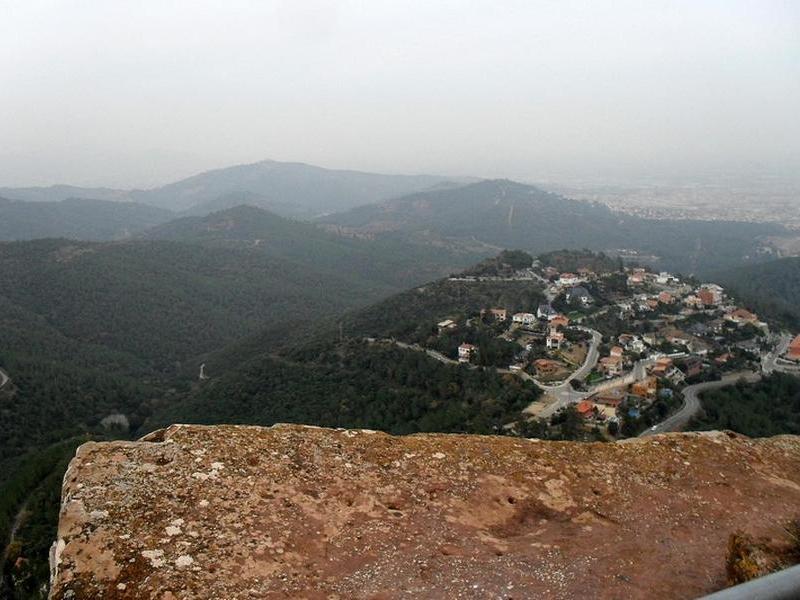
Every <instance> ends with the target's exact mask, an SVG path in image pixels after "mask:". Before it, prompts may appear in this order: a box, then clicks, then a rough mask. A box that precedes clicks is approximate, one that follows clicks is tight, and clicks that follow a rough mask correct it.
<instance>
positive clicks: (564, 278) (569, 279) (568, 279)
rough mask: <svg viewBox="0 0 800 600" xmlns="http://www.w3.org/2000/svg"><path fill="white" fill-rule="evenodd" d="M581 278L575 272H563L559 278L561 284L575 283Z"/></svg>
mask: <svg viewBox="0 0 800 600" xmlns="http://www.w3.org/2000/svg"><path fill="white" fill-rule="evenodd" d="M578 281H580V279H579V278H578V276H577V275H575V273H562V274H561V276H560V277H559V278H558V284H559V285H565V286H566V285H575V284H576V283H578Z"/></svg>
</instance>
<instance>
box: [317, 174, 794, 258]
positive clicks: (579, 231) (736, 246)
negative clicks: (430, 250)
mask: <svg viewBox="0 0 800 600" xmlns="http://www.w3.org/2000/svg"><path fill="white" fill-rule="evenodd" d="M323 222H325V223H328V224H330V225H336V226H338V227H342V228H346V229H348V230H352V231H357V232H362V233H371V234H373V235H377V236H380V235H386V232H392V233H393V234H395V235H396V234H397V233H398V232H401V233H405V234H407V235H411V234H413V235H415V236H423V235H424V236H427V238H428V240H429V241H432V240H439V241H441V240H466V239H470V240H478V241H480V242H483V243H486V244H491V245H494V246H498V247H501V248H522V249H524V250H527V251H529V252H532V253H534V254H539V253H541V252H547V251H551V250H556V249H561V248H570V249H582V248H589V249H592V250H595V251H597V250H603V251H616V250H617V249H633V250H636V251H638V252H639V253H640V254H642V255H648V256H649V255H655V256H656V257H658V260H657V262H656V266H657V267H663V268H667V269H670V270H675V271H679V272H684V273H708V272H709V271H711V270H713V269H719V268H725V267H729V266H732V265H740V264H742V263H747V262H752V261H756V260H758V259H759V257H760V256H761V254H762V251H763V245H764V243H765V242H763V241H762V238H765V237H766V236H768V235H780V234H784V233H786V232H785V231H784V230H783V229H782V228H781V227H779V226H776V225H767V224H757V223H734V222H724V221H667V220H649V219H642V218H639V217H634V216H630V215H623V214H620V213H615V212H612V211H611V210H609V209H608V208H607V207H605V206H603V205H601V204H597V203H590V202H583V201H577V200H570V199H568V198H564V197H563V196H559V195H557V194H552V193H548V192H545V191H542V190H540V189H538V188H535V187H532V186H529V185H524V184H520V183H515V182H513V181H506V180H494V181H481V182H478V183H474V184H471V185H466V186H462V187H459V188H451V189H442V190H434V191H428V192H420V193H416V194H412V195H409V196H406V197H403V198H397V199H394V200H390V201H387V202H384V203H380V204H374V205H371V206H362V207H358V208H355V209H353V210H350V211H348V212H345V213H340V214H335V215H330V216H329V217H326V218H324V219H323Z"/></svg>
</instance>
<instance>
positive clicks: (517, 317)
mask: <svg viewBox="0 0 800 600" xmlns="http://www.w3.org/2000/svg"><path fill="white" fill-rule="evenodd" d="M536 320H537V319H536V315H534V314H533V313H515V314H514V316H513V317H511V321H512V322H513V323H517V324H519V325H524V326H526V327H527V326H530V325H533V324H534V323H536Z"/></svg>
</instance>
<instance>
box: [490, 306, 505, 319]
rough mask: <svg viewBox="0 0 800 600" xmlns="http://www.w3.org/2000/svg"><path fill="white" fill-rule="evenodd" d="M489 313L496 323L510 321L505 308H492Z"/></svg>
mask: <svg viewBox="0 0 800 600" xmlns="http://www.w3.org/2000/svg"><path fill="white" fill-rule="evenodd" d="M488 313H489V314H490V315H492V317H493V318H494V319H495V321H505V320H506V319H508V311H506V309H505V308H490V309H489V310H488Z"/></svg>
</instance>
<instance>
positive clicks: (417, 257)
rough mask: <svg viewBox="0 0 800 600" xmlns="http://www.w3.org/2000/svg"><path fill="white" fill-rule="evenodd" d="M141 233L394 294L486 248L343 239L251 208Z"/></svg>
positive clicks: (480, 254) (467, 262)
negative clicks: (286, 263) (243, 253)
mask: <svg viewBox="0 0 800 600" xmlns="http://www.w3.org/2000/svg"><path fill="white" fill-rule="evenodd" d="M142 237H143V238H146V239H153V240H172V241H180V242H192V243H200V244H203V245H206V246H211V247H222V248H238V249H242V248H247V249H250V250H252V251H254V252H258V253H261V254H264V255H266V256H270V257H280V258H283V259H287V260H291V261H292V262H294V263H299V264H302V265H305V266H307V267H310V268H314V269H317V270H322V271H325V272H331V273H336V274H337V275H338V276H341V277H348V278H351V279H353V280H354V281H362V282H364V283H365V284H369V285H374V284H378V283H380V284H383V285H386V286H388V288H389V289H391V290H392V291H395V292H396V291H401V290H404V289H407V288H409V287H412V286H414V285H418V284H419V283H421V282H423V281H430V280H432V279H437V278H439V277H441V276H442V275H445V274H448V273H450V272H452V271H458V270H460V269H462V268H464V267H466V266H468V265H470V264H473V263H474V262H476V261H477V260H479V259H480V258H483V257H484V256H486V255H487V253H488V252H489V250H488V249H487V248H476V247H475V245H474V244H469V245H466V244H462V245H460V246H459V245H451V246H450V247H447V248H442V247H433V246H428V245H422V244H414V243H410V242H408V241H404V240H400V239H392V238H391V237H385V238H379V239H357V238H350V237H343V236H341V235H336V234H334V233H330V232H328V231H325V230H323V229H321V228H320V227H317V226H315V225H312V224H309V223H304V222H301V221H296V220H292V219H286V218H283V217H280V216H278V215H276V214H274V213H272V212H269V211H266V210H263V209H260V208H256V207H253V206H236V207H233V208H230V209H227V210H224V211H219V212H215V213H213V214H210V215H207V216H204V217H184V218H180V219H175V220H174V221H170V222H169V223H165V224H163V225H161V226H158V227H154V228H152V229H150V230H149V231H147V232H145V233H143V234H142Z"/></svg>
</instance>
